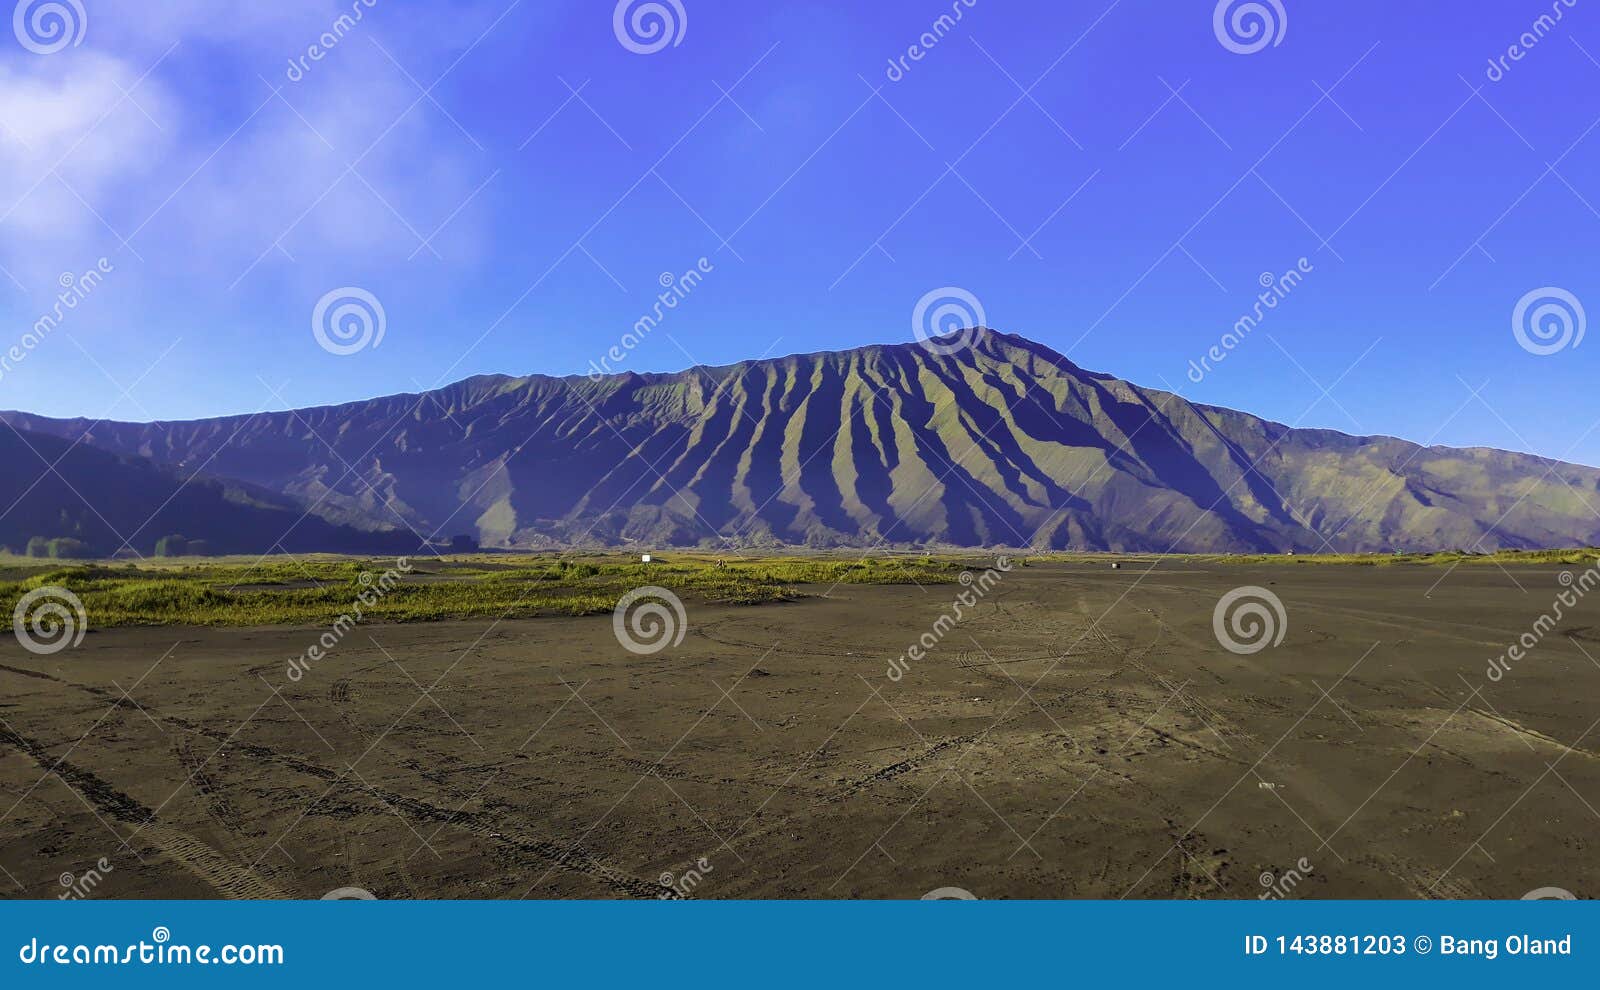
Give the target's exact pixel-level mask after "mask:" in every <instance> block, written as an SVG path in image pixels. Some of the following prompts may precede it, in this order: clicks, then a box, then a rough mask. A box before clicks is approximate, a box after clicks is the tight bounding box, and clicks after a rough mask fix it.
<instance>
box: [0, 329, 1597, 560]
mask: <svg viewBox="0 0 1600 990" xmlns="http://www.w3.org/2000/svg"><path fill="white" fill-rule="evenodd" d="M964 334H965V337H964V338H962V339H965V340H967V341H968V343H969V346H966V347H963V348H961V349H958V350H955V351H954V352H953V353H950V354H940V353H935V350H936V349H932V348H929V347H926V346H923V345H922V344H919V343H899V344H875V345H868V346H865V347H860V348H851V349H845V350H835V351H816V352H811V353H808V354H792V355H786V356H783V357H779V358H766V359H759V360H754V361H739V362H734V363H732V364H727V365H718V366H695V367H692V368H689V369H686V370H684V371H680V372H653V373H640V372H622V373H620V374H616V375H609V376H600V377H591V376H587V375H570V376H564V377H554V376H549V375H542V374H534V375H527V376H521V377H516V376H506V375H477V376H471V377H469V378H466V379H462V380H461V381H459V382H456V383H452V384H451V385H447V386H444V387H442V388H439V389H435V390H429V391H425V392H413V393H396V394H394V395H389V396H381V397H378V398H374V399H369V400H360V401H355V402H346V403H339V404H336V405H330V406H319V407H310V408H306V409H298V410H291V411H288V412H282V413H256V414H249V415H236V416H230V417H219V418H212V419H202V420H188V421H171V422H156V423H148V424H136V423H91V422H89V421H87V420H82V419H77V420H53V419H46V418H44V417H36V416H32V415H30V414H26V413H0V419H4V420H5V421H7V422H9V423H11V424H12V425H13V426H14V427H16V428H18V429H25V430H33V431H37V432H43V433H49V434H52V435H56V436H60V437H63V438H65V439H68V440H77V439H80V438H81V439H83V440H84V442H86V443H90V444H93V445H96V446H100V447H104V448H105V449H107V450H111V451H115V452H118V453H123V454H131V455H136V456H141V457H147V458H150V459H151V460H153V461H157V462H160V463H164V464H169V465H175V466H178V467H191V466H193V465H195V464H198V463H202V462H203V463H205V464H207V465H209V466H211V467H212V469H213V470H214V472H215V473H216V474H219V475H221V476H224V477H228V478H237V479H239V480H241V481H243V482H248V483H250V484H256V485H261V486H263V487H265V488H267V489H269V490H271V491H274V492H278V493H281V494H282V495H284V496H286V497H291V498H294V499H296V500H298V501H299V502H300V503H301V504H303V505H304V506H306V507H307V509H308V510H310V511H311V512H312V514H313V515H314V516H318V517H321V518H323V519H325V520H327V521H329V522H332V523H334V524H337V525H356V526H362V527H364V528H373V529H376V528H390V527H394V526H395V525H397V524H403V525H404V526H407V527H410V528H412V529H413V530H415V531H416V533H417V535H419V536H426V537H430V538H431V537H439V536H446V535H455V534H457V533H463V534H467V535H469V536H471V537H473V538H475V539H478V540H481V541H482V542H483V543H484V544H485V545H487V546H516V547H537V546H557V545H564V544H568V543H573V542H578V543H595V544H597V545H626V544H632V543H641V544H648V545H656V546H663V545H690V546H709V547H739V546H747V545H749V546H777V545H811V546H840V547H846V546H851V547H867V546H873V545H880V544H883V545H891V546H920V545H929V544H941V545H956V546H980V545H981V546H1001V545H1004V546H1038V547H1047V548H1057V549H1112V550H1153V551H1161V550H1174V551H1179V550H1223V551H1235V550H1237V551H1261V550H1288V549H1294V550H1315V549H1325V548H1326V549H1335V550H1388V549H1408V550H1410V549H1448V548H1452V547H1473V548H1477V549H1483V550H1492V549H1505V548H1515V547H1528V548H1532V547H1537V546H1552V545H1576V544H1589V543H1594V542H1597V541H1600V519H1597V517H1596V516H1595V514H1594V512H1593V510H1592V509H1591V508H1590V505H1589V503H1590V502H1591V501H1594V502H1600V471H1597V470H1595V469H1593V468H1588V467H1583V466H1580V465H1573V464H1566V463H1563V462H1559V461H1554V460H1551V459H1548V458H1543V457H1539V456H1537V455H1532V454H1521V453H1517V452H1512V451H1503V450H1498V449H1495V448H1489V447H1472V448H1448V447H1439V446H1422V445H1419V444H1415V443H1413V442H1411V441H1407V440H1403V439H1400V438H1395V437H1388V436H1383V435H1370V436H1352V435H1349V434H1345V433H1341V432H1338V431H1334V430H1321V429H1296V428H1293V427H1290V426H1287V425H1285V424H1282V423H1276V422H1273V421H1269V420H1265V419H1262V418H1260V417H1256V416H1252V415H1250V414H1248V413H1244V412H1239V411H1237V410H1232V409H1228V408H1226V407H1221V406H1212V405H1207V404H1201V403H1194V402H1191V401H1189V400H1186V399H1184V398H1182V397H1181V396H1179V395H1177V394H1176V393H1172V392H1168V391H1165V390H1162V389H1153V388H1147V387H1144V386H1139V385H1135V384H1133V383H1130V382H1126V381H1124V380H1122V379H1118V378H1116V377H1114V376H1112V375H1109V374H1104V373H1100V372H1092V371H1087V370H1085V369H1083V368H1081V367H1079V366H1078V365H1076V364H1074V363H1073V362H1071V361H1070V360H1069V359H1068V358H1066V357H1065V356H1064V355H1061V354H1059V353H1058V352H1056V351H1054V350H1052V349H1051V348H1049V347H1047V346H1044V345H1041V344H1038V343H1036V342H1034V341H1031V340H1028V339H1027V338H1024V337H1020V336H1017V335H1013V334H1005V333H1000V332H998V331H991V330H986V329H982V328H974V329H973V330H970V331H965V332H964ZM941 349H942V348H941ZM1591 496H1594V497H1593V498H1591Z"/></svg>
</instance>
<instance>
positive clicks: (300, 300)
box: [0, 0, 1600, 464]
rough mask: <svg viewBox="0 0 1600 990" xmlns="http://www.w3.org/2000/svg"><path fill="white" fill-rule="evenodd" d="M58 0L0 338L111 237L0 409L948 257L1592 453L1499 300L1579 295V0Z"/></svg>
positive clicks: (274, 370)
mask: <svg viewBox="0 0 1600 990" xmlns="http://www.w3.org/2000/svg"><path fill="white" fill-rule="evenodd" d="M24 5H25V6H27V5H29V4H28V2H27V0H24ZM32 5H33V6H37V5H38V3H37V0H34V2H33V3H32ZM81 5H82V7H83V10H84V17H83V18H82V22H81V27H82V31H81V37H77V36H76V33H75V31H76V28H74V32H73V34H71V35H69V38H75V39H76V40H77V41H78V43H77V44H75V45H74V44H71V43H70V41H69V43H68V44H66V45H65V47H63V48H62V50H60V51H53V52H52V51H48V49H50V48H52V47H57V45H56V44H53V43H52V39H50V38H48V37H45V38H43V39H42V40H41V38H39V37H35V38H32V39H30V40H31V47H32V48H35V49H45V50H46V53H39V52H36V51H33V50H30V46H25V45H24V44H23V43H22V42H21V41H20V40H19V41H16V42H15V43H13V39H12V38H11V37H6V38H5V41H4V43H3V44H0V265H3V266H4V268H5V273H4V274H0V317H3V324H0V325H3V326H9V327H10V328H11V329H10V330H9V331H5V333H4V336H5V338H6V339H5V341H4V342H3V343H4V344H5V347H11V346H13V342H16V341H20V340H21V339H22V338H23V337H24V335H26V334H27V333H28V332H29V328H30V327H32V326H33V325H34V324H35V322H36V321H37V320H39V319H40V318H41V316H45V315H47V314H50V313H52V310H53V308H54V307H55V305H56V304H57V293H58V291H59V290H60V284H61V283H60V277H61V276H62V275H63V273H71V274H76V275H81V274H82V273H84V272H87V271H89V270H91V269H93V268H95V267H96V266H97V264H99V261H100V259H101V258H105V259H106V265H107V266H109V267H110V269H111V270H110V271H109V272H108V273H106V274H105V275H104V278H103V281H101V282H98V283H96V284H95V285H93V287H92V291H91V292H89V293H87V294H85V296H84V298H83V299H82V300H81V302H79V303H78V304H77V305H76V306H75V307H74V308H72V309H70V310H69V311H67V312H65V314H64V315H63V317H62V318H61V319H60V320H59V321H58V323H59V325H58V326H57V328H56V329H55V330H54V331H52V332H51V333H50V334H49V335H48V337H47V338H46V339H44V340H42V341H36V342H35V343H36V344H37V346H34V347H32V348H31V349H26V350H25V352H24V358H23V360H20V361H13V362H11V363H10V364H9V365H7V366H4V367H0V407H3V408H17V409H26V410H30V411H36V412H40V413H44V414H48V415H58V416H67V415H83V416H89V417H94V418H99V417H104V416H109V417H112V418H118V419H154V418H161V419H174V418H192V417H199V416H207V415H218V414H224V413H248V412H253V411H256V410H258V409H263V408H267V409H274V408H286V407H289V406H304V405H314V404H324V403H332V402H337V401H342V400H347V399H355V398H363V397H369V396H374V395H382V394H389V393H393V392H399V391H414V390H416V389H417V388H419V387H431V386H433V385H436V384H441V383H445V382H449V381H454V380H457V379H460V378H463V377H466V376H468V375H471V374H480V373H491V372H496V373H509V374H524V373H530V372H543V373H548V374H558V375H559V374H577V373H582V372H583V371H584V370H585V369H586V368H588V367H589V364H590V362H591V361H593V360H596V359H598V358H599V357H600V356H601V355H602V354H604V352H605V351H606V350H608V349H609V348H610V347H612V346H613V345H614V344H616V343H617V342H618V340H619V339H621V338H622V336H623V335H624V334H626V333H627V332H628V330H629V328H631V327H632V326H633V324H634V323H635V321H636V320H638V319H639V318H640V317H641V316H643V315H644V314H646V313H648V312H650V311H651V310H652V308H653V306H654V304H655V298H656V294H657V293H658V292H659V291H660V286H661V282H660V276H661V275H662V273H664V272H670V273H681V272H684V271H687V270H689V269H691V268H693V267H695V266H696V265H697V263H698V262H699V260H700V259H701V258H705V259H706V260H707V266H709V268H710V271H709V272H708V273H707V274H706V275H705V277H704V280H703V282H701V283H700V284H699V285H698V286H697V287H696V288H695V289H694V291H693V293H692V295H690V296H689V297H688V298H687V299H685V300H684V301H683V302H682V303H681V304H680V305H679V306H678V307H677V308H676V309H674V310H671V311H670V312H669V313H668V314H667V317H666V318H665V320H664V321H663V322H662V324H661V328H660V330H659V331H658V332H656V333H653V334H652V335H651V336H650V337H649V338H648V339H647V340H646V341H645V343H644V344H643V345H641V346H640V347H638V348H637V349H636V350H633V351H631V352H629V353H628V355H627V358H626V362H625V365H624V366H625V367H628V368H632V369H634V370H641V371H642V370H676V369H680V368H683V367H685V366H687V365H689V364H691V363H708V364H717V363H727V362H732V361H735V360H739V359H742V358H751V357H757V356H761V355H763V354H783V353H792V352H796V351H811V350H819V349H838V348H847V347H851V346H856V345H860V344H865V343H873V342H885V341H897V340H909V339H912V336H913V329H912V323H911V315H912V313H913V310H914V308H915V307H916V305H917V302H918V300H919V299H921V298H923V297H924V296H925V295H926V294H927V293H929V292H930V291H933V290H936V289H940V288H942V287H958V288H961V289H963V290H965V291H967V292H969V293H971V294H972V296H973V297H974V298H976V299H977V300H978V301H979V302H980V303H981V306H982V309H983V312H984V314H985V316H986V321H987V323H988V324H989V325H990V326H993V327H995V328H997V329H1001V330H1006V331H1010V332H1015V333H1020V334H1023V335H1026V336H1028V337H1031V338H1034V339H1036V340H1039V341H1041V342H1043V343H1045V344H1048V345H1050V346H1052V347H1055V348H1056V349H1058V350H1061V351H1062V352H1064V353H1066V354H1067V355H1068V356H1069V357H1070V358H1071V359H1072V360H1073V361H1075V362H1077V363H1078V364H1080V365H1082V366H1084V367H1086V368H1090V369H1093V370H1097V371H1106V372H1110V373H1113V374H1115V375H1118V376H1120V377H1123V378H1127V379H1130V380H1132V381H1135V382H1138V383H1141V384H1145V385H1150V386H1156V387H1170V388H1173V389H1181V391H1182V392H1183V394H1184V395H1185V396H1186V397H1188V398H1191V399H1194V400H1196V401H1201V402H1208V403H1214V404H1218V405H1225V406H1232V407H1236V408H1240V409H1245V410H1247V411H1250V412H1253V413H1257V414H1259V415H1263V416H1266V417H1269V418H1272V419H1275V420H1279V421H1283V422H1287V423H1291V424H1296V425H1301V426H1316V427H1326V428H1331V429H1338V430H1343V431H1346V432H1351V433H1383V434H1392V435H1398V436H1403V437H1406V438H1409V439H1414V440H1419V441H1429V440H1431V441H1433V442H1437V443H1448V444H1454V445H1478V444H1482V445H1492V446H1501V447H1508V448H1513V449H1531V450H1533V451H1535V452H1538V453H1541V454H1546V455H1550V456H1555V457H1564V458H1566V459H1570V460H1577V461H1581V462H1585V463H1589V464H1600V428H1596V424H1595V422H1594V419H1593V411H1594V410H1595V404H1594V403H1593V402H1592V401H1591V400H1590V396H1591V394H1592V390H1593V387H1592V383H1593V381H1594V378H1595V375H1594V370H1595V368H1596V365H1597V359H1600V341H1596V342H1591V343H1589V344H1588V345H1587V346H1571V345H1570V343H1569V346H1566V347H1562V348H1560V349H1559V350H1557V351H1556V352H1555V353H1550V354H1534V353H1531V352H1530V351H1529V350H1528V349H1526V348H1524V347H1522V346H1520V345H1519V342H1518V339H1517V337H1516V335H1515V334H1514V333H1513V315H1514V312H1515V311H1516V309H1517V306H1518V302H1519V300H1521V299H1523V298H1524V297H1525V296H1527V295H1528V294H1529V293H1533V292H1535V291H1536V290H1541V289H1547V288H1558V289H1561V290H1563V291H1565V292H1567V293H1570V294H1571V298H1573V299H1576V300H1578V301H1579V303H1580V305H1581V303H1583V302H1588V303H1589V305H1590V306H1591V307H1600V268H1597V267H1596V260H1597V257H1600V252H1597V251H1596V250H1595V244H1596V243H1597V238H1600V212H1597V209H1600V126H1596V125H1597V123H1600V62H1597V61H1596V59H1597V58H1600V2H1596V0H1573V6H1571V7H1567V6H1566V3H1565V0H1554V3H1552V2H1550V0H1534V2H1521V0H1505V2H1495V3H1489V2H1473V3H1456V4H1430V5H1425V4H1394V3H1392V2H1390V3H1377V2H1344V3H1339V4H1329V3H1311V2H1308V0H1280V2H1279V3H1278V5H1277V6H1278V7H1279V8H1280V9H1281V10H1282V16H1281V18H1280V17H1279V15H1278V13H1277V11H1276V10H1274V9H1272V5H1271V4H1267V3H1262V4H1258V5H1257V6H1258V7H1259V8H1260V9H1262V10H1265V11H1266V12H1267V14H1268V16H1269V17H1270V18H1271V19H1272V20H1273V21H1274V22H1275V27H1274V30H1273V32H1272V37H1273V38H1275V39H1276V41H1277V43H1276V44H1267V45H1265V46H1263V47H1260V49H1259V50H1257V51H1251V52H1240V51H1236V50H1233V49H1238V48H1251V47H1257V46H1254V45H1252V44H1250V43H1249V42H1248V41H1247V40H1241V38H1240V37H1238V36H1228V38H1229V41H1230V42H1231V47H1230V45H1228V44H1224V42H1223V41H1222V40H1219V37H1218V34H1217V30H1216V25H1215V22H1214V17H1213V15H1214V13H1215V10H1214V7H1215V5H1214V4H1212V3H1210V2H1209V0H1208V2H1194V3H1186V4H1181V5H1180V4H1171V3H1165V2H1157V0H1121V2H1115V3H1113V2H1112V0H1088V2H1061V3H1050V4H1043V3H1029V4H1020V3H1014V2H1013V3H1003V2H1000V0H975V2H973V3H972V5H971V6H970V7H969V6H966V4H965V3H964V2H963V0H956V2H955V3H952V2H951V0H931V2H920V0H919V2H913V0H881V2H874V3H871V4H865V3H858V2H843V0H840V2H830V3H806V4H782V5H780V4H751V3H745V2H732V0H680V6H681V10H682V16H681V17H680V16H679V14H678V12H677V11H676V10H673V9H672V8H671V6H670V5H665V4H664V5H662V9H666V10H667V11H668V13H669V16H670V17H671V18H672V19H673V20H674V21H675V22H676V26H677V31H676V32H675V33H674V34H673V38H674V39H675V40H676V41H677V44H675V45H674V44H668V45H667V46H665V47H662V48H660V50H658V51H653V52H649V53H640V52H637V51H634V50H631V49H630V47H629V46H628V45H625V44H624V43H623V42H622V41H621V40H619V38H618V35H617V33H616V30H615V24H614V19H613V14H614V12H615V11H614V6H615V5H614V4H613V3H611V2H610V0H604V2H602V0H589V2H555V0H541V2H538V3H535V2H533V0H524V2H518V3H512V2H510V0H457V2H449V3H446V2H434V3H402V2H398V0H373V3H372V5H371V6H370V7H369V6H367V5H366V3H365V0H353V2H352V0H338V2H320V0H274V2H273V3H270V4H269V3H265V2H262V3H256V4H249V5H242V6H243V7H244V8H245V9H243V10H239V9H235V8H234V7H233V6H232V5H228V7H227V9H223V6H222V5H217V4H213V3H202V2H197V0H167V2H164V3H162V4H159V5H144V4H141V5H137V6H136V5H132V4H112V3H109V2H105V0H100V2H97V0H81ZM638 6H640V4H639V3H638V2H633V3H630V4H629V5H628V6H627V7H626V8H625V9H624V15H627V14H628V13H630V12H631V9H632V8H634V7H638ZM1226 6H1227V7H1228V8H1234V7H1240V6H1250V5H1249V4H1248V3H1242V4H1241V3H1237V2H1232V3H1229V4H1227V5H1226ZM955 7H959V8H960V9H961V14H962V16H961V18H960V20H959V22H956V23H954V24H953V25H949V24H947V25H946V26H945V27H943V28H938V29H936V28H935V21H936V19H938V18H939V17H940V15H941V14H945V13H949V12H951V10H952V9H953V8H955ZM252 8H254V9H252ZM353 10H359V11H360V12H361V17H360V20H359V22H355V23H348V22H347V23H346V24H345V25H344V26H343V27H339V28H336V27H335V22H336V19H337V18H338V17H339V16H340V15H341V14H348V13H350V12H351V11H353ZM1557 10H1559V12H1560V14H1561V17H1560V19H1559V20H1555V19H1554V14H1553V11H1557ZM1228 12H1229V11H1228V10H1227V9H1225V10H1224V13H1225V14H1226V13H1228ZM69 13H70V12H69ZM1545 14H1548V15H1551V19H1550V20H1548V21H1545V22H1544V23H1542V24H1540V23H1538V19H1539V18H1540V16H1541V15H1545ZM74 16H75V15H74ZM352 20H353V15H352ZM624 22H625V24H626V16H625V18H624ZM647 23H648V22H647ZM930 31H933V32H935V33H936V35H937V37H936V43H935V44H933V45H932V46H929V47H926V48H925V51H924V57H922V58H921V59H920V60H911V59H909V58H908V59H907V60H906V61H905V63H904V66H905V68H903V69H899V70H897V71H895V72H893V73H891V72H890V61H891V59H897V58H899V57H900V56H903V55H906V53H907V52H908V49H909V48H910V46H912V45H914V44H919V38H920V36H922V35H923V34H924V33H925V32H930ZM328 32H333V33H334V34H335V38H334V41H335V43H334V44H333V45H331V46H326V48H325V51H323V52H322V57H321V58H319V59H316V60H312V59H310V58H309V57H307V58H305V59H304V60H302V61H300V62H299V63H298V65H296V64H294V63H295V61H296V60H297V59H300V58H301V57H302V56H306V55H307V52H308V51H309V49H310V47H311V46H313V45H318V44H319V37H320V36H322V35H323V34H324V33H328ZM1530 32H1531V33H1532V35H1533V37H1532V41H1533V44H1531V45H1527V44H1525V43H1524V42H1525V41H1526V40H1527V39H1523V40H1522V41H1519V38H1521V36H1523V35H1524V34H1525V33H1530ZM14 33H15V32H14ZM625 33H626V32H625ZM1224 34H1225V35H1226V32H1224ZM56 40H57V41H59V39H56ZM630 41H631V43H632V48H649V47H652V46H651V45H650V44H649V43H648V42H646V41H641V40H640V39H639V38H637V37H630ZM1513 45H1520V46H1521V47H1520V48H1519V52H1520V53H1521V56H1522V57H1520V58H1518V59H1515V60H1513V59H1511V58H1510V57H1509V56H1508V57H1507V58H1506V59H1505V61H1504V62H1503V65H1502V67H1500V68H1498V69H1497V70H1496V71H1495V72H1491V71H1490V60H1491V59H1497V58H1500V57H1501V56H1507V53H1508V51H1509V50H1510V49H1511V46H1513ZM891 75H895V76H898V77H900V78H898V79H897V80H895V79H891V78H890V76H891ZM1491 75H1495V76H1498V77H1499V78H1498V79H1491V78H1490V76H1491ZM1302 258H1304V259H1306V261H1305V265H1304V266H1302V270H1305V269H1306V268H1309V270H1308V271H1306V274H1305V275H1304V278H1303V280H1302V281H1301V282H1300V283H1299V284H1298V285H1297V286H1296V287H1295V288H1294V289H1293V291H1292V293H1291V294H1290V295H1289V296H1288V297H1287V298H1285V299H1283V300H1282V301H1281V302H1280V303H1279V304H1278V305H1277V306H1276V308H1273V309H1271V310H1270V311H1268V312H1267V313H1266V315H1265V317H1264V319H1262V320H1261V322H1260V325H1259V326H1258V327H1257V328H1256V329H1255V330H1254V331H1253V332H1252V333H1251V334H1250V335H1249V336H1248V337H1247V338H1246V339H1245V340H1243V341H1241V342H1239V344H1238V346H1237V347H1235V348H1233V349H1232V350H1229V351H1227V355H1226V359H1225V360H1224V361H1222V362H1221V363H1219V364H1216V365H1215V367H1214V368H1213V369H1212V370H1211V371H1210V372H1209V373H1208V374H1205V375H1203V376H1200V377H1201V378H1202V380H1201V381H1200V382H1199V383H1195V382H1193V381H1191V380H1189V379H1188V376H1186V371H1187V370H1188V369H1189V367H1190V362H1191V361H1195V360H1198V359H1200V358H1202V357H1203V356H1204V355H1205V354H1206V352H1207V351H1208V350H1209V349H1210V348H1211V347H1213V346H1216V345H1218V343H1219V341H1221V340H1222V339H1223V337H1224V335H1226V334H1228V332H1229V330H1230V328H1232V327H1233V326H1234V324H1235V321H1237V320H1238V319H1239V318H1240V317H1241V316H1244V315H1245V314H1247V313H1251V312H1252V311H1253V309H1254V307H1255V306H1256V302H1257V294H1258V293H1259V292H1260V291H1261V289H1260V281H1259V280H1260V277H1261V275H1262V273H1264V272H1266V273H1282V272H1285V271H1288V270H1290V269H1292V268H1295V267H1296V266H1297V265H1300V259H1302ZM103 267H104V266H103ZM345 287H355V288H359V289H362V290H364V291H365V292H368V293H370V294H371V296H372V297H373V298H375V299H377V300H378V301H379V303H380V304H381V306H382V308H383V312H384V317H385V333H384V336H383V338H382V341H381V345H380V346H377V347H367V348H364V349H361V350H360V351H359V352H358V353H354V354H350V355H347V356H339V355H334V354H330V353H328V352H327V351H326V350H324V349H323V348H322V347H320V346H319V345H318V342H317V339H316V337H315V336H314V334H313V332H312V325H311V320H312V314H313V312H314V310H316V308H317V305H318V302H319V300H321V299H322V298H323V297H324V296H325V295H326V294H328V293H329V292H331V291H333V290H337V289H341V288H345ZM1534 309H1535V310H1536V309H1537V307H1535V308H1534ZM1596 312H1600V310H1596ZM4 349H5V348H0V351H4ZM1323 388H1327V389H1328V390H1329V392H1328V394H1327V395H1323V394H1322V390H1323Z"/></svg>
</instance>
